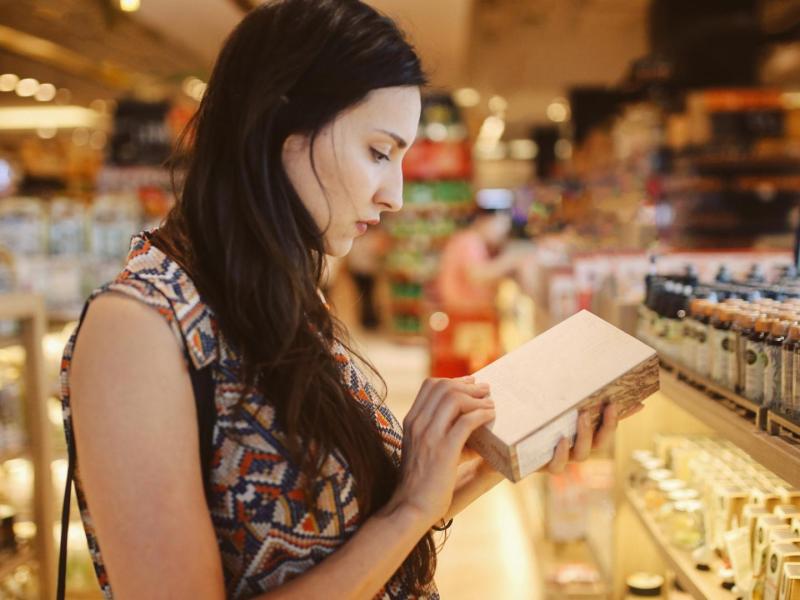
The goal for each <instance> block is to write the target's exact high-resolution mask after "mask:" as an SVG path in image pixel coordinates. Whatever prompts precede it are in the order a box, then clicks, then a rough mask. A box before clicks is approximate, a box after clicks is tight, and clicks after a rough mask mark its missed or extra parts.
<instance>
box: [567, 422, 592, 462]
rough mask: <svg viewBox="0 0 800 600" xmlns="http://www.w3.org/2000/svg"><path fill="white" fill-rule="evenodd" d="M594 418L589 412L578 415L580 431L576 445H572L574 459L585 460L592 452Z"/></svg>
mask: <svg viewBox="0 0 800 600" xmlns="http://www.w3.org/2000/svg"><path fill="white" fill-rule="evenodd" d="M592 433H593V432H592V420H591V417H590V416H589V413H587V412H584V413H582V414H581V416H580V417H578V433H577V435H576V437H575V445H574V446H573V447H572V460H575V461H579V462H580V461H584V460H586V459H587V458H589V454H591V452H592V438H593V437H594V436H593V435H592Z"/></svg>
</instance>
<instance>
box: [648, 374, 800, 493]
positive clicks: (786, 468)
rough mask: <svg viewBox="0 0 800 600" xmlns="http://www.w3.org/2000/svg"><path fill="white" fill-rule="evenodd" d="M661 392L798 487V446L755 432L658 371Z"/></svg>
mask: <svg viewBox="0 0 800 600" xmlns="http://www.w3.org/2000/svg"><path fill="white" fill-rule="evenodd" d="M661 392H662V393H663V394H664V395H665V396H667V397H668V398H669V399H670V400H671V401H672V402H674V403H675V404H676V405H677V406H679V407H680V408H682V409H683V410H685V411H686V412H688V413H690V414H691V415H693V416H695V417H696V418H697V419H699V420H700V421H702V422H703V423H705V424H707V425H708V426H709V427H712V428H713V429H714V430H715V431H716V432H717V433H718V434H719V435H721V436H722V437H724V438H726V439H728V440H730V441H731V442H733V443H734V444H736V445H737V446H739V447H740V448H741V449H742V450H744V451H745V452H747V453H748V454H749V455H750V456H752V457H753V459H754V460H756V461H758V462H759V463H761V464H762V465H764V466H765V467H766V468H767V469H769V470H770V471H772V472H773V473H775V474H776V475H778V476H779V477H783V478H784V479H785V480H786V481H788V482H789V483H791V484H792V485H793V486H796V487H800V444H793V443H791V442H789V441H787V440H785V439H783V438H779V437H776V436H773V435H769V434H768V433H767V432H766V431H762V430H760V429H758V428H757V427H756V426H755V424H754V423H752V422H750V421H748V420H747V419H745V418H743V417H741V416H739V415H738V414H736V413H735V412H734V411H732V410H731V409H729V408H728V407H727V406H725V405H723V404H722V403H721V402H719V401H717V400H714V399H713V398H710V397H709V396H708V395H707V394H706V393H704V392H703V391H701V390H698V389H697V388H695V387H693V386H691V385H689V384H688V383H686V382H684V381H681V380H680V379H679V378H678V377H677V376H676V375H675V374H673V373H670V372H669V371H666V370H664V369H661Z"/></svg>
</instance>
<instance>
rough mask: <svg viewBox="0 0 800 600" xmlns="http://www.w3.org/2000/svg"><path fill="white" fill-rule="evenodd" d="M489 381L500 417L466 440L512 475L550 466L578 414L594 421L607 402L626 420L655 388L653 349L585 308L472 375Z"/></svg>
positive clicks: (518, 476) (513, 477) (574, 427)
mask: <svg viewBox="0 0 800 600" xmlns="http://www.w3.org/2000/svg"><path fill="white" fill-rule="evenodd" d="M475 378H476V379H477V381H479V382H485V383H488V384H489V385H490V386H491V396H492V398H493V400H494V402H495V410H496V413H497V415H496V418H495V420H494V421H492V422H491V423H489V424H488V425H486V426H484V427H481V428H479V429H478V430H477V431H476V432H475V433H473V435H472V436H471V437H470V440H469V442H468V445H469V446H470V447H471V448H473V449H474V450H475V451H477V452H478V453H479V454H480V455H481V456H483V458H484V459H485V460H486V461H487V462H488V463H489V464H490V465H491V466H492V467H493V468H495V469H497V470H498V471H500V472H501V473H502V474H503V475H505V476H506V477H507V478H508V479H510V480H512V481H519V480H520V479H522V478H523V477H525V476H526V475H528V474H530V473H533V472H534V471H536V470H537V469H539V468H540V467H542V466H544V465H546V464H547V463H548V462H550V460H551V459H552V457H553V451H554V449H555V446H556V445H557V444H558V442H559V440H560V439H561V438H562V437H565V438H567V439H570V440H571V439H572V438H574V436H575V433H576V430H577V420H578V414H579V411H581V412H584V411H585V412H587V413H588V414H589V416H590V419H591V422H592V424H593V426H595V427H596V426H597V425H598V423H599V422H600V420H601V418H602V413H603V409H604V408H605V406H606V405H607V404H609V403H612V402H613V403H614V404H616V405H617V407H618V415H619V417H620V418H624V417H625V416H627V414H628V413H629V412H630V411H631V410H633V409H634V408H635V407H636V406H637V405H638V403H640V402H641V401H643V400H644V399H645V398H647V397H648V396H650V395H651V394H653V393H654V392H656V391H658V389H659V379H658V357H657V356H656V352H655V350H653V349H652V348H650V347H649V346H647V345H645V344H644V343H642V342H640V341H639V340H637V339H636V338H634V337H632V336H630V335H628V334H627V333H624V332H623V331H621V330H619V329H617V328H616V327H614V326H613V325H611V324H609V323H607V322H605V321H604V320H603V319H600V318H599V317H597V316H595V315H593V314H592V313H590V312H588V311H581V312H579V313H577V314H576V315H573V316H572V317H570V318H569V319H566V320H565V321H563V322H561V323H560V324H558V325H556V326H555V327H553V328H551V329H549V330H548V331H546V332H544V333H543V334H541V335H539V336H537V337H536V338H534V339H533V340H531V341H529V342H527V343H526V344H524V345H522V346H521V347H519V348H517V349H516V350H514V351H513V352H511V353H509V354H507V355H505V356H503V357H502V358H500V359H499V360H497V361H495V362H493V363H492V364H490V365H488V366H487V367H484V368H483V369H481V370H480V371H477V372H476V373H475Z"/></svg>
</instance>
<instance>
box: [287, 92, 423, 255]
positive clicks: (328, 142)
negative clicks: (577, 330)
mask: <svg viewBox="0 0 800 600" xmlns="http://www.w3.org/2000/svg"><path fill="white" fill-rule="evenodd" d="M420 110H421V102H420V93H419V88H417V87H393V88H382V89H378V90H374V91H373V92H371V93H370V94H369V95H368V96H367V97H366V99H365V100H364V101H363V102H361V103H360V104H359V105H357V106H355V107H353V108H350V109H348V110H346V111H344V112H343V113H341V114H340V115H339V116H338V117H337V118H336V119H335V120H334V121H333V122H332V123H331V124H329V125H328V126H326V127H325V128H324V129H323V130H321V131H320V134H319V135H318V137H317V139H316V141H315V142H314V147H313V153H314V164H315V166H316V169H317V175H319V181H318V180H317V175H315V173H314V169H313V168H312V166H311V156H310V151H311V148H310V139H309V137H308V136H305V135H291V136H289V138H287V140H286V143H285V144H284V146H283V164H284V168H285V169H286V173H287V175H288V177H289V181H290V182H291V183H292V185H293V186H294V189H295V190H296V191H297V193H298V195H299V196H300V199H301V200H302V201H303V204H304V205H305V207H306V208H307V209H308V211H309V212H310V213H311V215H312V216H313V217H314V221H316V223H317V226H318V227H319V228H320V231H322V232H323V233H324V236H325V252H326V253H327V254H330V255H331V256H344V255H345V254H347V253H348V252H349V251H350V248H351V246H352V244H353V240H354V239H355V238H356V237H357V236H359V235H362V234H363V233H365V232H366V231H367V227H369V226H370V225H377V224H378V221H379V220H380V216H381V213H382V212H384V211H387V210H388V211H397V210H400V208H402V206H403V171H402V159H403V157H404V156H405V153H406V152H407V151H408V148H409V146H411V144H412V143H413V141H414V137H415V136H416V133H417V125H418V124H419V117H420Z"/></svg>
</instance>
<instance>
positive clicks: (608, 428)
mask: <svg viewBox="0 0 800 600" xmlns="http://www.w3.org/2000/svg"><path fill="white" fill-rule="evenodd" d="M617 422H618V420H617V407H616V406H615V405H613V404H609V405H608V406H606V408H605V410H604V411H603V425H602V426H601V427H600V429H598V430H597V433H596V434H595V436H594V442H593V443H592V446H593V447H594V448H604V447H605V445H606V444H607V443H608V440H610V439H611V438H612V437H613V435H614V431H615V430H616V429H617Z"/></svg>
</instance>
